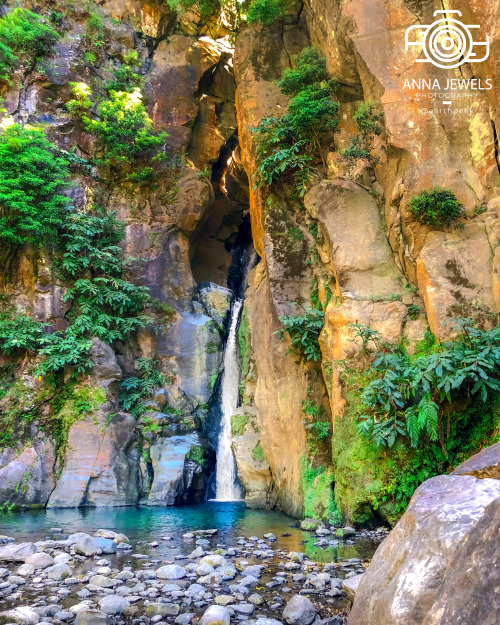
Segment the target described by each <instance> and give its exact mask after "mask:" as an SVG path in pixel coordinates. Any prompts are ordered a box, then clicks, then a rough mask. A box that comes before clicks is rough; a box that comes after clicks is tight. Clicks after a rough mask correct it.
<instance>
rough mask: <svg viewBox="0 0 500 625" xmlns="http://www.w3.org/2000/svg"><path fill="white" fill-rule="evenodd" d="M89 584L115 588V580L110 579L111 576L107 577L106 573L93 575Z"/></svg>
mask: <svg viewBox="0 0 500 625" xmlns="http://www.w3.org/2000/svg"><path fill="white" fill-rule="evenodd" d="M89 584H93V585H94V586H99V587H100V588H113V586H114V584H113V580H112V579H109V577H105V576H104V575H93V576H92V577H91V578H90V579H89Z"/></svg>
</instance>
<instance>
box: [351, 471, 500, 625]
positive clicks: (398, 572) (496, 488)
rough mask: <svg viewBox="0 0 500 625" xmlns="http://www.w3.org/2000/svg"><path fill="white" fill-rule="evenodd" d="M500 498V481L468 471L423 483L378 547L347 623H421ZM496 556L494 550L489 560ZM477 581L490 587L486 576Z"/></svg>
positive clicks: (384, 624)
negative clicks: (473, 534)
mask: <svg viewBox="0 0 500 625" xmlns="http://www.w3.org/2000/svg"><path fill="white" fill-rule="evenodd" d="M499 497H500V481H499V480H492V479H481V480H478V479H476V478H475V477H472V476H470V475H463V476H462V475H440V476H438V477H434V478H431V479H430V480H427V481H426V482H424V483H423V484H422V485H421V486H419V488H418V489H417V490H416V492H415V494H414V495H413V497H412V499H411V501H410V504H409V506H408V509H407V511H406V512H405V514H404V515H403V516H402V517H401V519H400V521H399V522H398V524H397V525H396V527H395V528H394V529H393V530H392V532H391V533H390V534H389V536H388V537H387V538H386V539H385V540H384V542H383V543H382V544H381V545H380V546H379V548H378V549H377V551H376V552H375V555H374V557H373V559H372V561H371V563H370V566H369V567H368V568H367V570H366V572H365V574H364V576H363V578H362V580H361V583H360V584H359V587H358V590H357V592H356V600H355V601H354V605H353V608H352V610H351V613H350V615H349V619H348V625H422V623H423V622H424V620H425V619H426V618H430V617H431V615H433V614H434V604H435V602H436V601H438V600H439V598H440V596H441V592H442V588H443V584H444V580H445V577H446V572H447V570H451V569H452V568H453V567H454V562H455V560H456V559H457V558H458V557H459V553H460V550H461V549H462V547H463V546H464V544H465V543H464V541H465V540H466V537H467V535H468V533H469V532H470V531H471V530H472V529H473V528H474V527H475V526H476V525H477V524H478V523H479V522H480V521H481V520H482V519H483V517H484V516H485V509H486V507H487V506H488V505H489V504H490V503H492V502H493V501H494V500H495V499H498V498H499ZM486 544H491V543H489V542H486V543H485V545H486ZM483 553H484V552H483ZM492 557H493V553H491V554H490V555H489V556H488V557H486V561H488V560H491V558H492ZM481 570H483V569H481ZM472 571H475V569H472ZM475 583H477V585H478V586H479V585H481V584H482V583H484V584H485V585H486V586H488V581H487V579H484V580H483V581H481V580H479V579H478V580H476V582H475ZM457 596H458V595H457ZM487 600H488V601H490V597H488V598H487ZM497 617H498V614H497ZM451 622H453V623H456V622H457V621H453V620H450V621H448V623H451ZM463 622H464V623H465V622H467V621H466V620H465V621H463ZM479 622H480V621H479Z"/></svg>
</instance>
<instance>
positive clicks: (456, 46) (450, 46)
mask: <svg viewBox="0 0 500 625" xmlns="http://www.w3.org/2000/svg"><path fill="white" fill-rule="evenodd" d="M456 13H458V15H459V16H460V17H461V16H462V13H461V12H460V11H436V12H435V13H434V17H436V16H437V15H441V14H444V16H443V17H441V18H440V19H437V20H436V21H435V22H433V23H432V24H430V26H421V25H420V24H416V25H414V26H410V27H409V28H408V29H407V30H406V36H405V50H409V48H410V46H422V49H423V51H424V55H425V58H423V59H417V63H432V64H433V65H435V66H436V67H441V68H443V69H453V68H455V67H460V66H461V65H463V64H464V63H480V62H481V61H486V59H487V58H488V57H489V55H490V38H489V37H486V41H484V42H475V41H474V39H473V37H472V31H473V29H476V28H479V26H477V25H470V24H469V25H466V24H463V23H462V22H461V21H460V20H458V19H455V18H453V17H448V15H450V14H456Z"/></svg>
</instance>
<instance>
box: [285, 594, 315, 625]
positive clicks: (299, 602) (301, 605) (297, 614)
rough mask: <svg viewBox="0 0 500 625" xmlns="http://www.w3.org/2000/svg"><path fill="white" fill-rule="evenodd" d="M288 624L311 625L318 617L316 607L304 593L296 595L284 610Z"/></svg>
mask: <svg viewBox="0 0 500 625" xmlns="http://www.w3.org/2000/svg"><path fill="white" fill-rule="evenodd" d="M283 618H284V620H285V621H286V622H287V623H288V625H310V624H311V623H312V622H313V621H314V619H315V618H316V608H315V607H314V605H313V604H312V602H311V601H310V600H309V599H308V598H307V597H304V596H303V595H294V596H293V597H292V598H291V599H290V601H289V602H288V603H287V605H286V608H285V609H284V610H283Z"/></svg>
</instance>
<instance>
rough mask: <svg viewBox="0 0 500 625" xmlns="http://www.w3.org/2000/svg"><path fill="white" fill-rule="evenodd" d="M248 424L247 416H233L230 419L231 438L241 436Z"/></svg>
mask: <svg viewBox="0 0 500 625" xmlns="http://www.w3.org/2000/svg"><path fill="white" fill-rule="evenodd" d="M249 422H250V417H249V416H248V415H247V414H235V415H233V416H232V417H231V433H232V435H233V436H243V434H244V433H245V428H246V426H247V424H248V423H249Z"/></svg>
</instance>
